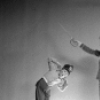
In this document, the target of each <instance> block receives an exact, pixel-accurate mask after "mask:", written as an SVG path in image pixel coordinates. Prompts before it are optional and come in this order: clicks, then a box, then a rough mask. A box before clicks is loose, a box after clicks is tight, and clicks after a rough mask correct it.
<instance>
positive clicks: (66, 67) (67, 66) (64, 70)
mask: <svg viewBox="0 0 100 100" xmlns="http://www.w3.org/2000/svg"><path fill="white" fill-rule="evenodd" d="M73 68H74V67H73V65H70V64H65V65H64V66H63V68H62V76H61V78H64V77H67V76H69V75H70V73H71V72H72V71H73Z"/></svg>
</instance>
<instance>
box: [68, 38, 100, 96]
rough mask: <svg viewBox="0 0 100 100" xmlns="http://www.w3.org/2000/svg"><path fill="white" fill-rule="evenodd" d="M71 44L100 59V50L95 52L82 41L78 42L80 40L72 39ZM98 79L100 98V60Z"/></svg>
mask: <svg viewBox="0 0 100 100" xmlns="http://www.w3.org/2000/svg"><path fill="white" fill-rule="evenodd" d="M99 39H100V38H99ZM70 44H71V45H72V46H74V47H80V48H81V49H82V50H83V51H85V52H87V53H89V54H92V55H95V56H97V57H100V50H97V49H95V50H94V49H92V48H90V47H88V46H87V45H85V44H84V43H82V42H81V41H78V40H75V39H74V38H71V40H70ZM96 79H98V80H99V96H100V60H99V70H98V73H97V77H96Z"/></svg>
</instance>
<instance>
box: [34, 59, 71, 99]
mask: <svg viewBox="0 0 100 100" xmlns="http://www.w3.org/2000/svg"><path fill="white" fill-rule="evenodd" d="M48 66H49V70H48V72H47V73H45V74H44V76H43V77H42V78H41V79H39V80H38V82H37V83H36V100H49V97H50V87H52V86H54V85H57V86H58V88H59V90H60V91H61V92H62V91H63V90H64V88H65V87H66V86H67V84H66V83H67V82H66V79H65V77H67V76H68V75H69V70H68V67H69V66H64V67H63V68H62V66H61V64H60V63H59V62H58V61H56V60H55V59H51V58H49V59H48Z"/></svg>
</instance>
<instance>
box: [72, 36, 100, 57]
mask: <svg viewBox="0 0 100 100" xmlns="http://www.w3.org/2000/svg"><path fill="white" fill-rule="evenodd" d="M70 43H71V45H72V46H73V44H77V45H75V46H74V47H80V48H81V49H82V50H83V51H85V52H87V53H89V54H92V55H95V56H100V51H99V50H94V49H92V48H90V47H88V46H87V45H85V44H84V43H82V42H80V41H78V40H75V39H74V38H72V39H71V40H70Z"/></svg>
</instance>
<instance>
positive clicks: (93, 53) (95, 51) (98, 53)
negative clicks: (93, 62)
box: [80, 43, 100, 56]
mask: <svg viewBox="0 0 100 100" xmlns="http://www.w3.org/2000/svg"><path fill="white" fill-rule="evenodd" d="M80 48H82V50H83V51H85V52H87V53H89V54H92V55H95V56H100V51H99V50H93V49H91V48H90V47H88V46H86V45H85V44H83V43H82V44H81V45H80Z"/></svg>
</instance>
